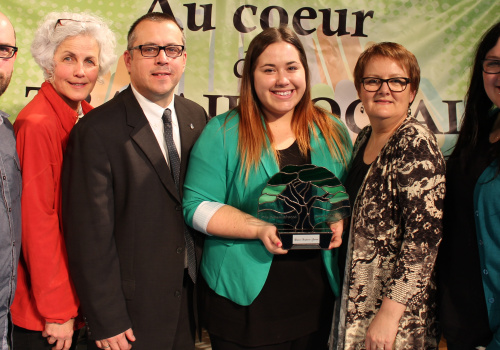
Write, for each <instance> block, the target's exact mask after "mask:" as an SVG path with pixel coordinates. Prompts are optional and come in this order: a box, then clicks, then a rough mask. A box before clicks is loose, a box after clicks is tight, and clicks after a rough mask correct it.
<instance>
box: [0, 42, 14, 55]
mask: <svg viewBox="0 0 500 350" xmlns="http://www.w3.org/2000/svg"><path fill="white" fill-rule="evenodd" d="M17 50H18V48H17V47H15V46H10V45H0V58H11V57H14V55H15V54H16V52H17Z"/></svg>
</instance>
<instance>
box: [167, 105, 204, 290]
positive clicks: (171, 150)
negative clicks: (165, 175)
mask: <svg viewBox="0 0 500 350" xmlns="http://www.w3.org/2000/svg"><path fill="white" fill-rule="evenodd" d="M161 119H162V120H163V128H164V136H165V142H166V143H167V152H168V161H169V163H170V171H171V172H172V177H173V178H174V182H175V186H176V187H177V191H179V176H180V172H181V160H180V158H179V153H177V148H176V147H175V143H174V136H173V132H172V112H171V111H170V109H169V108H167V109H165V111H164V112H163V117H162V118H161ZM179 193H180V191H179ZM184 239H185V241H186V252H187V265H188V273H189V276H190V277H191V279H192V280H193V282H196V254H195V249H194V240H193V236H192V235H191V232H189V231H188V229H187V228H186V227H185V226H184Z"/></svg>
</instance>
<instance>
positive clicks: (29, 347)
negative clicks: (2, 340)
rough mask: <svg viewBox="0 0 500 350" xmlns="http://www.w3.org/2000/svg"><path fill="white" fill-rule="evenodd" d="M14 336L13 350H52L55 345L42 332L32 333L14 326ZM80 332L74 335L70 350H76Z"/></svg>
mask: <svg viewBox="0 0 500 350" xmlns="http://www.w3.org/2000/svg"><path fill="white" fill-rule="evenodd" d="M12 334H13V338H14V340H13V349H16V350H46V349H47V350H50V349H52V348H53V347H54V345H51V344H49V342H48V341H47V338H45V337H43V336H42V332H41V331H32V330H29V329H25V328H21V327H18V326H16V325H14V330H13V332H12ZM79 334H80V331H75V332H74V333H73V341H72V342H71V348H70V350H75V349H76V344H77V342H78V336H79Z"/></svg>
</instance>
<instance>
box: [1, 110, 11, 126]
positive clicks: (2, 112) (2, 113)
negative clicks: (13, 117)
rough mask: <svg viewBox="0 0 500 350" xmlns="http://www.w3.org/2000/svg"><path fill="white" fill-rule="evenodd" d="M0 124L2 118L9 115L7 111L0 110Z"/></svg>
mask: <svg viewBox="0 0 500 350" xmlns="http://www.w3.org/2000/svg"><path fill="white" fill-rule="evenodd" d="M0 117H2V118H0V125H2V124H3V118H5V119H7V118H8V117H10V115H8V114H7V113H5V112H4V111H2V110H0Z"/></svg>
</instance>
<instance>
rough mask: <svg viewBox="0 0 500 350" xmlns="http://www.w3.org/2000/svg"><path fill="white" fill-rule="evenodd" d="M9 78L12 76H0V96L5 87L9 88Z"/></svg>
mask: <svg viewBox="0 0 500 350" xmlns="http://www.w3.org/2000/svg"><path fill="white" fill-rule="evenodd" d="M11 77H12V74H10V75H9V76H6V75H5V74H0V96H2V95H3V93H4V92H5V90H7V86H9V83H10V78H11Z"/></svg>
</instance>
